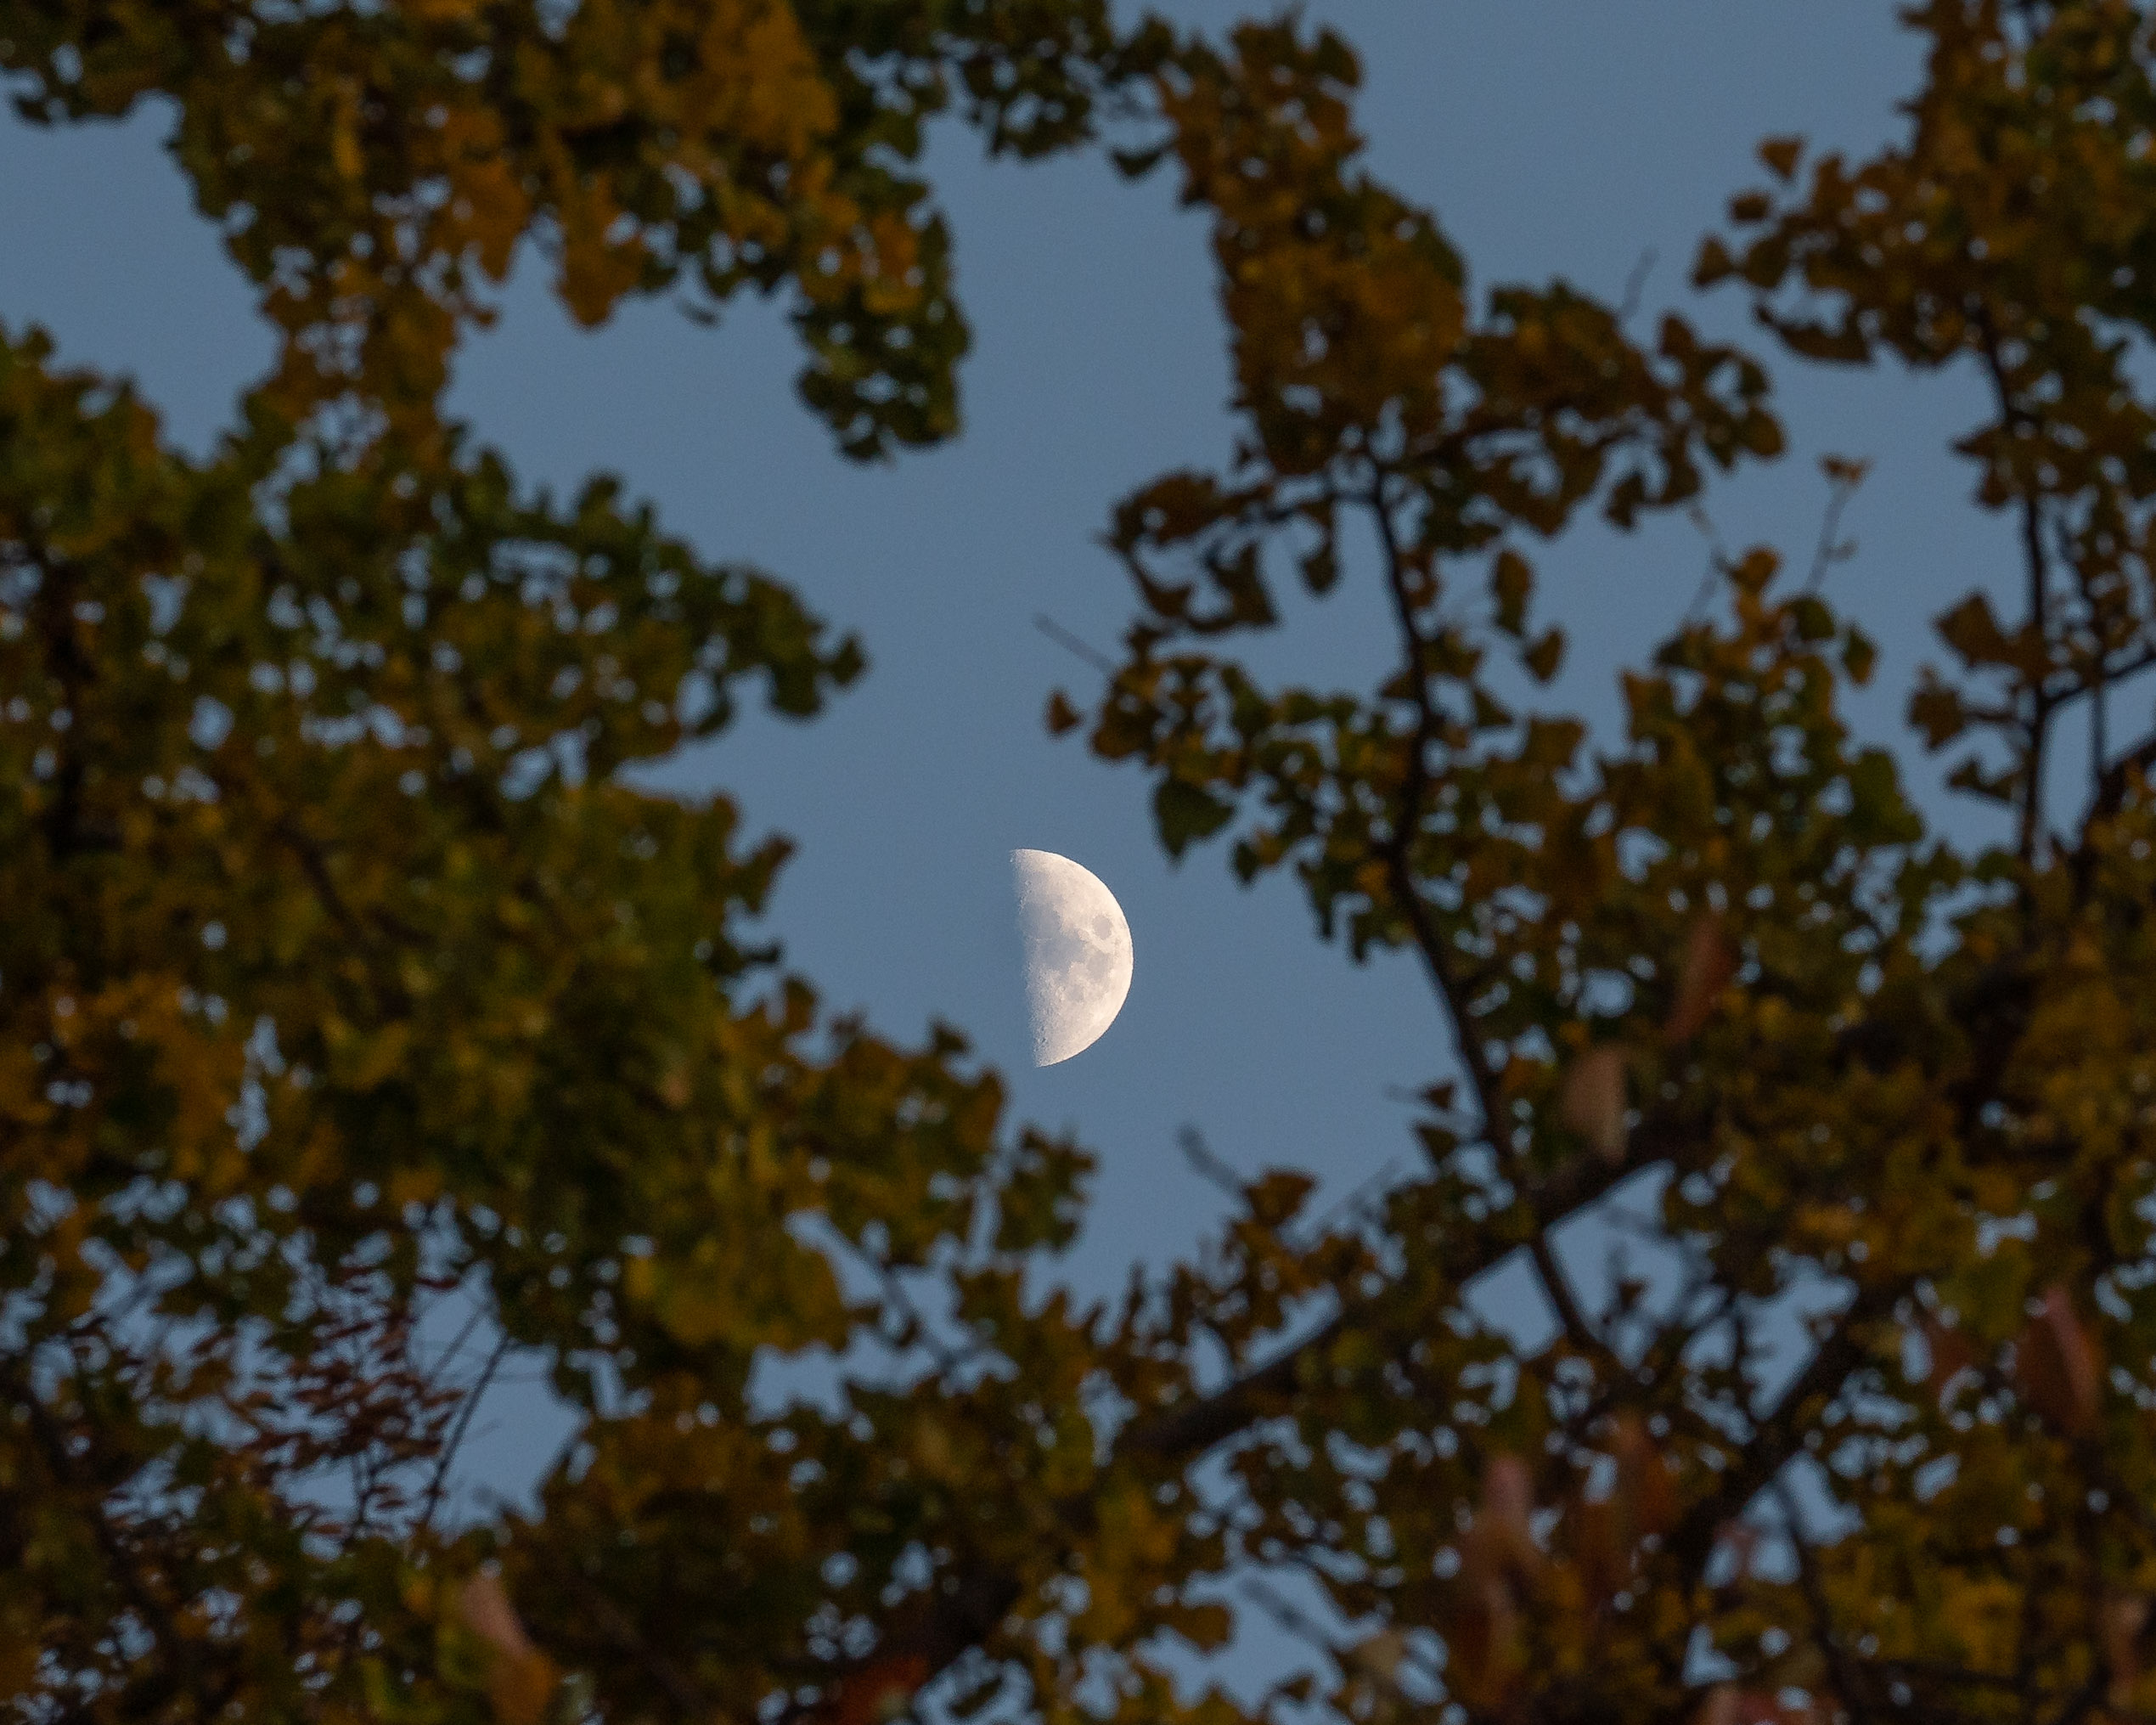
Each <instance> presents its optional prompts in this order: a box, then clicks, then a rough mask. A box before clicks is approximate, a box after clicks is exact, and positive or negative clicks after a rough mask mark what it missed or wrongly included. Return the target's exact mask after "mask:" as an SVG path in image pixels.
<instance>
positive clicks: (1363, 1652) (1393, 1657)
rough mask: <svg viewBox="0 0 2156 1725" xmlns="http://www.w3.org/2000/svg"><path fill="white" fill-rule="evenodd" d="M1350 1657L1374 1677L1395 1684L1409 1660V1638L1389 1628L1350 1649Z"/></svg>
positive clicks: (1365, 1638) (1364, 1639) (1366, 1637)
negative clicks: (1401, 1668)
mask: <svg viewBox="0 0 2156 1725" xmlns="http://www.w3.org/2000/svg"><path fill="white" fill-rule="evenodd" d="M1349 1657H1351V1658H1352V1659H1353V1660H1354V1661H1355V1663H1356V1664H1357V1665H1359V1666H1362V1668H1363V1669H1364V1670H1365V1671H1369V1672H1370V1673H1371V1675H1372V1676H1373V1677H1378V1678H1381V1679H1382V1680H1383V1681H1384V1682H1386V1683H1392V1682H1394V1681H1395V1680H1397V1679H1398V1677H1399V1674H1400V1666H1401V1664H1402V1662H1403V1661H1404V1660H1405V1659H1406V1658H1407V1637H1406V1636H1405V1635H1404V1633H1402V1632H1400V1631H1399V1630H1398V1629H1394V1628H1391V1627H1389V1626H1388V1627H1387V1628H1384V1629H1381V1630H1379V1631H1378V1632H1376V1634H1375V1635H1370V1636H1365V1637H1364V1638H1363V1639H1362V1640H1360V1641H1359V1642H1357V1643H1355V1644H1354V1647H1353V1648H1352V1649H1349Z"/></svg>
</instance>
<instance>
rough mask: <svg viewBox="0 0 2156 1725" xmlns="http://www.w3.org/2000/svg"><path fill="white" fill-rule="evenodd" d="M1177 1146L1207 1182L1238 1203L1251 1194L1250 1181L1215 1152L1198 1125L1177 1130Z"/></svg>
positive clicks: (1184, 1157)
mask: <svg viewBox="0 0 2156 1725" xmlns="http://www.w3.org/2000/svg"><path fill="white" fill-rule="evenodd" d="M1175 1147H1176V1148H1177V1149H1179V1150H1180V1151H1181V1152H1182V1153H1183V1159H1184V1160H1185V1162H1187V1163H1189V1164H1191V1168H1192V1169H1193V1170H1196V1173H1197V1175H1198V1177H1199V1178H1200V1179H1202V1180H1203V1181H1206V1183H1207V1184H1208V1185H1210V1186H1213V1187H1218V1188H1219V1190H1220V1191H1221V1192H1224V1193H1226V1194H1227V1196H1228V1197H1230V1198H1233V1199H1234V1200H1235V1201H1236V1203H1237V1204H1241V1202H1242V1201H1243V1200H1244V1198H1247V1197H1248V1196H1249V1193H1250V1183H1249V1182H1248V1181H1246V1180H1245V1179H1244V1178H1243V1177H1242V1175H1240V1174H1238V1173H1236V1170H1234V1169H1232V1168H1230V1166H1229V1165H1228V1164H1226V1163H1225V1162H1223V1161H1222V1160H1221V1159H1220V1158H1219V1157H1218V1156H1215V1155H1214V1154H1213V1151H1212V1149H1211V1147H1209V1146H1208V1145H1207V1143H1206V1142H1205V1135H1204V1134H1203V1133H1202V1132H1201V1131H1199V1130H1198V1129H1197V1128H1196V1126H1185V1127H1183V1128H1181V1129H1180V1130H1178V1131H1177V1133H1176V1134H1175Z"/></svg>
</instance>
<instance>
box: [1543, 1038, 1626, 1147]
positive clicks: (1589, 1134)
mask: <svg viewBox="0 0 2156 1725" xmlns="http://www.w3.org/2000/svg"><path fill="white" fill-rule="evenodd" d="M1626 1065H1627V1059H1626V1056H1625V1053H1624V1050H1623V1049H1621V1048H1619V1047H1618V1046H1617V1045H1616V1044H1614V1043H1609V1042H1605V1043H1602V1044H1601V1045H1600V1046H1596V1047H1594V1048H1590V1049H1589V1050H1588V1051H1586V1052H1585V1054H1582V1055H1581V1056H1580V1057H1579V1058H1578V1059H1577V1060H1575V1061H1574V1062H1573V1063H1572V1067H1571V1069H1570V1070H1569V1071H1568V1072H1567V1073H1566V1074H1565V1081H1564V1091H1563V1096H1562V1101H1561V1102H1560V1104H1559V1118H1560V1119H1562V1120H1563V1122H1564V1124H1565V1125H1567V1126H1568V1127H1570V1128H1571V1129H1572V1130H1573V1131H1575V1132H1577V1133H1579V1136H1581V1137H1583V1138H1585V1140H1586V1141H1587V1142H1588V1143H1589V1144H1590V1145H1591V1146H1592V1147H1593V1148H1594V1151H1595V1153H1596V1155H1597V1156H1599V1157H1601V1158H1602V1159H1603V1160H1604V1161H1605V1162H1619V1161H1622V1160H1623V1159H1624V1138H1625V1124H1624V1112H1625V1098H1624V1072H1625V1067H1626Z"/></svg>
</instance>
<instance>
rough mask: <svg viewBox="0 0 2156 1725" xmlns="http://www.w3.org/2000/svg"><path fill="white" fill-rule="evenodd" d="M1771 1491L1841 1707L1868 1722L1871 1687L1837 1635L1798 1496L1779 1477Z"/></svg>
mask: <svg viewBox="0 0 2156 1725" xmlns="http://www.w3.org/2000/svg"><path fill="white" fill-rule="evenodd" d="M1769 1489H1770V1491H1772V1492H1773V1494H1774V1501H1775V1503H1776V1507H1777V1508H1780V1510H1781V1511H1782V1526H1783V1528H1784V1529H1785V1530H1786V1531H1787V1533H1788V1535H1789V1544H1790V1547H1791V1548H1792V1549H1793V1551H1794V1552H1795V1553H1796V1557H1797V1581H1798V1586H1799V1588H1800V1589H1801V1590H1802V1591H1803V1593H1804V1603H1805V1604H1807V1605H1809V1606H1810V1608H1811V1615H1812V1621H1813V1624H1814V1626H1815V1632H1816V1635H1817V1638H1818V1642H1819V1649H1820V1651H1821V1653H1822V1654H1824V1655H1826V1659H1827V1669H1828V1670H1829V1671H1832V1672H1833V1674H1834V1687H1835V1688H1837V1689H1838V1690H1839V1691H1840V1693H1841V1700H1842V1705H1844V1706H1845V1707H1847V1708H1848V1709H1849V1715H1850V1717H1851V1718H1853V1719H1855V1720H1856V1721H1859V1722H1861V1721H1863V1720H1866V1719H1868V1718H1870V1717H1872V1716H1873V1713H1874V1711H1875V1709H1874V1708H1873V1706H1872V1704H1871V1700H1870V1697H1869V1696H1868V1695H1867V1694H1866V1688H1867V1687H1868V1686H1867V1685H1866V1683H1864V1682H1863V1680H1862V1673H1860V1671H1857V1669H1856V1668H1855V1666H1853V1665H1852V1664H1851V1663H1850V1662H1849V1655H1848V1654H1847V1653H1846V1652H1845V1651H1844V1649H1843V1647H1842V1643H1841V1638H1839V1637H1838V1636H1837V1635H1836V1634H1835V1633H1834V1616H1833V1609H1832V1606H1831V1605H1830V1604H1828V1602H1827V1589H1826V1587H1824V1586H1823V1585H1822V1584H1821V1581H1820V1578H1819V1562H1818V1559H1817V1558H1816V1557H1815V1555H1814V1553H1813V1551H1812V1545H1811V1540H1810V1536H1808V1535H1807V1534H1806V1533H1805V1531H1804V1514H1803V1512H1802V1510H1801V1509H1799V1507H1798V1504H1797V1498H1796V1494H1795V1493H1794V1492H1793V1491H1790V1489H1789V1482H1788V1481H1787V1480H1785V1479H1782V1477H1781V1476H1780V1475H1776V1478H1775V1480H1774V1482H1773V1484H1772V1485H1771V1486H1770V1488H1769Z"/></svg>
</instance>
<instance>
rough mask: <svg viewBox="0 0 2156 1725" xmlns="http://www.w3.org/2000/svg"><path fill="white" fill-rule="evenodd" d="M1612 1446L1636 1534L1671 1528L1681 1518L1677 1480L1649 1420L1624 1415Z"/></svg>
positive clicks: (1620, 1499)
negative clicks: (1658, 1445) (1670, 1470)
mask: <svg viewBox="0 0 2156 1725" xmlns="http://www.w3.org/2000/svg"><path fill="white" fill-rule="evenodd" d="M1610 1447H1611V1450H1612V1452H1613V1454H1614V1456H1615V1457H1616V1460H1617V1491H1618V1502H1620V1503H1621V1504H1622V1505H1623V1506H1624V1508H1625V1510H1626V1511H1627V1513H1628V1516H1629V1519H1630V1524H1631V1526H1630V1533H1631V1536H1632V1537H1634V1538H1635V1539H1637V1538H1640V1537H1641V1536H1644V1535H1647V1534H1650V1533H1661V1532H1663V1531H1667V1530H1668V1528H1669V1526H1670V1525H1671V1524H1672V1523H1674V1522H1675V1520H1676V1519H1677V1490H1676V1482H1675V1480H1672V1479H1671V1477H1670V1474H1669V1464H1668V1463H1666V1462H1665V1461H1664V1460H1663V1457H1662V1452H1661V1450H1660V1449H1659V1448H1658V1447H1657V1446H1656V1444H1655V1441H1654V1439H1653V1437H1652V1435H1651V1434H1650V1433H1649V1432H1648V1430H1647V1422H1646V1421H1645V1420H1643V1419H1641V1418H1640V1416H1639V1415H1638V1414H1636V1413H1630V1412H1628V1413H1625V1414H1623V1415H1620V1416H1619V1417H1618V1421H1617V1429H1616V1432H1615V1435H1614V1436H1613V1440H1612V1443H1611V1446H1610Z"/></svg>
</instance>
